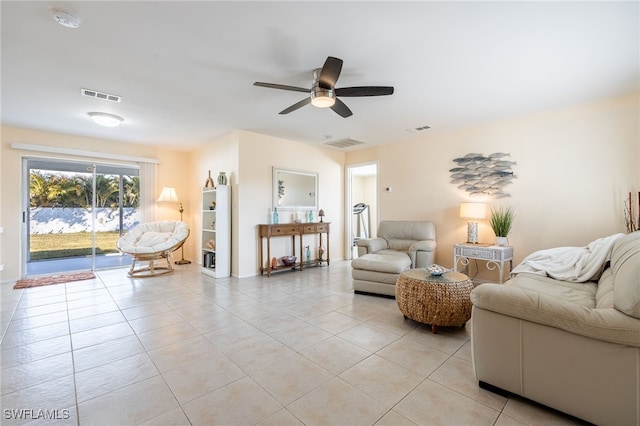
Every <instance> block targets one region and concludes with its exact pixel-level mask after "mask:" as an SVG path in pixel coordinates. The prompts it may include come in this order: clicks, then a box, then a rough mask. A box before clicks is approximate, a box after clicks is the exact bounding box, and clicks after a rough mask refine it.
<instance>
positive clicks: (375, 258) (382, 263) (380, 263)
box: [351, 250, 411, 274]
mask: <svg viewBox="0 0 640 426" xmlns="http://www.w3.org/2000/svg"><path fill="white" fill-rule="evenodd" d="M351 266H352V267H353V268H354V269H365V270H368V271H376V272H387V273H391V274H399V273H400V272H402V271H405V270H407V269H409V268H410V267H411V259H410V258H409V256H407V255H406V253H401V252H397V251H394V250H382V251H379V252H377V253H370V254H365V255H364V256H360V257H359V258H357V259H354V260H353V261H352V262H351Z"/></svg>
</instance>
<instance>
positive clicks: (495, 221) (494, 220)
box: [489, 207, 515, 237]
mask: <svg viewBox="0 0 640 426" xmlns="http://www.w3.org/2000/svg"><path fill="white" fill-rule="evenodd" d="M514 219H515V215H514V213H513V210H511V207H500V208H495V209H494V208H493V207H492V208H491V218H490V219H489V225H491V229H493V232H494V233H495V234H496V237H506V236H507V235H508V234H509V232H510V231H511V227H512V226H513V220H514Z"/></svg>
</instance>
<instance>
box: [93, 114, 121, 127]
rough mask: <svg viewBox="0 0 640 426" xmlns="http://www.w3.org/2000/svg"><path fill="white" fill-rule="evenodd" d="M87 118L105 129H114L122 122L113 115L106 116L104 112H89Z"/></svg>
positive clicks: (118, 117)
mask: <svg viewBox="0 0 640 426" xmlns="http://www.w3.org/2000/svg"><path fill="white" fill-rule="evenodd" d="M89 117H91V118H92V119H93V121H95V122H96V123H97V124H99V125H101V126H105V127H116V126H118V125H119V124H120V123H122V122H123V121H124V118H122V117H120V116H117V115H114V114H107V113H106V112H90V113H89Z"/></svg>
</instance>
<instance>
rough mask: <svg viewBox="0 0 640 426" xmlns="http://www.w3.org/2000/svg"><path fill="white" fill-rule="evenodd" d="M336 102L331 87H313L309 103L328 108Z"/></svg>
mask: <svg viewBox="0 0 640 426" xmlns="http://www.w3.org/2000/svg"><path fill="white" fill-rule="evenodd" d="M335 103H336V94H335V93H334V92H333V90H332V89H322V88H320V87H316V88H314V90H313V92H311V105H313V106H314V107H318V108H329V107H332V106H333V104H335Z"/></svg>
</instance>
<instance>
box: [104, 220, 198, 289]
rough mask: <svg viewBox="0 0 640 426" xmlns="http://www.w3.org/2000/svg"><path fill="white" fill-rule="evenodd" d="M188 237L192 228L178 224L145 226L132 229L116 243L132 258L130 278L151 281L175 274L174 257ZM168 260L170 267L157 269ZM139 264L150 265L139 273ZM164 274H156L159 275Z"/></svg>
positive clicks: (160, 222) (181, 223)
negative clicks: (144, 262) (160, 261)
mask: <svg viewBox="0 0 640 426" xmlns="http://www.w3.org/2000/svg"><path fill="white" fill-rule="evenodd" d="M187 237H189V226H188V225H187V224H186V223H185V222H182V221H179V220H163V221H158V222H148V223H142V224H140V225H138V226H136V227H135V228H133V229H131V230H130V231H129V232H127V233H126V234H125V235H123V236H122V237H120V238H119V239H118V241H117V242H116V248H117V249H118V250H119V251H120V252H122V253H126V254H128V255H131V257H133V261H132V262H131V269H130V270H129V276H132V277H150V276H154V275H163V274H168V273H170V272H172V271H173V267H172V266H171V253H173V252H174V251H175V250H177V249H179V248H180V247H181V246H182V244H184V242H185V241H186V239H187ZM159 259H166V261H167V266H156V265H155V261H156V260H159ZM136 261H146V262H149V265H148V266H146V267H143V268H139V269H136ZM158 270H159V271H161V272H157V271H158Z"/></svg>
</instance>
